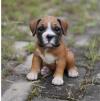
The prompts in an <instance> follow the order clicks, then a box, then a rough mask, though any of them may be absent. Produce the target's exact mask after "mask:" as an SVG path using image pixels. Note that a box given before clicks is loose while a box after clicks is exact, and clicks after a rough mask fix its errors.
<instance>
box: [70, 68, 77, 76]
mask: <svg viewBox="0 0 100 101" xmlns="http://www.w3.org/2000/svg"><path fill="white" fill-rule="evenodd" d="M68 76H69V77H78V76H79V73H78V71H77V68H71V69H69V70H68Z"/></svg>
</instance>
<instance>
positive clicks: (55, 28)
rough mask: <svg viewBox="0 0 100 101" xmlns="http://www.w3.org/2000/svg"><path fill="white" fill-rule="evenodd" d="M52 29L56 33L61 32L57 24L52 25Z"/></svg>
mask: <svg viewBox="0 0 100 101" xmlns="http://www.w3.org/2000/svg"><path fill="white" fill-rule="evenodd" d="M53 30H54V31H55V32H57V33H60V32H61V28H60V27H58V26H56V27H54V29H53Z"/></svg>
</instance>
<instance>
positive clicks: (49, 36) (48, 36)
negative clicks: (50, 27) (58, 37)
mask: <svg viewBox="0 0 100 101" xmlns="http://www.w3.org/2000/svg"><path fill="white" fill-rule="evenodd" d="M46 37H47V39H48V41H50V40H51V39H52V38H53V37H55V36H54V35H47V36H46Z"/></svg>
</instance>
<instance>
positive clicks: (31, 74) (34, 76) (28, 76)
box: [26, 72, 38, 80]
mask: <svg viewBox="0 0 100 101" xmlns="http://www.w3.org/2000/svg"><path fill="white" fill-rule="evenodd" d="M26 77H27V79H28V80H36V79H37V77H38V74H37V73H33V72H30V73H28V74H27V76H26Z"/></svg>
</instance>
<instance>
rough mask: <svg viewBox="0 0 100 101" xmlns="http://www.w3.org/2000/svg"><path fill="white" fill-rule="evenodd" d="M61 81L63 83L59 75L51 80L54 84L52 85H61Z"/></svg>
mask: <svg viewBox="0 0 100 101" xmlns="http://www.w3.org/2000/svg"><path fill="white" fill-rule="evenodd" d="M63 83H64V81H63V78H62V77H60V76H56V77H54V79H53V80H52V84H54V85H63Z"/></svg>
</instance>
